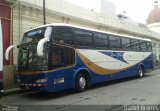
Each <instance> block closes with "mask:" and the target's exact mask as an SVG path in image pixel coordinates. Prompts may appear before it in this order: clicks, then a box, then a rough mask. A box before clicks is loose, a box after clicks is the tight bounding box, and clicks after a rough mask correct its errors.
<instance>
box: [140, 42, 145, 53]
mask: <svg viewBox="0 0 160 111" xmlns="http://www.w3.org/2000/svg"><path fill="white" fill-rule="evenodd" d="M140 48H141V51H147V44H146V41H140Z"/></svg>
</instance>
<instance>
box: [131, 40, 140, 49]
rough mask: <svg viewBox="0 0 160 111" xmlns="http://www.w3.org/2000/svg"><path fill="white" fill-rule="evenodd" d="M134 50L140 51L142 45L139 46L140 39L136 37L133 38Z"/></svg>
mask: <svg viewBox="0 0 160 111" xmlns="http://www.w3.org/2000/svg"><path fill="white" fill-rule="evenodd" d="M131 41H132V50H133V51H139V50H140V47H139V40H136V39H132V40H131Z"/></svg>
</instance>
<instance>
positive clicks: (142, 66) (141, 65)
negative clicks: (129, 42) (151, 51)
mask: <svg viewBox="0 0 160 111" xmlns="http://www.w3.org/2000/svg"><path fill="white" fill-rule="evenodd" d="M140 67H141V68H142V69H143V71H144V73H145V66H144V64H143V63H139V64H138V69H139V68H140Z"/></svg>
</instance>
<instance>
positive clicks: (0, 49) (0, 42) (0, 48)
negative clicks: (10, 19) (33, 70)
mask: <svg viewBox="0 0 160 111" xmlns="http://www.w3.org/2000/svg"><path fill="white" fill-rule="evenodd" d="M2 79H3V37H2V24H1V18H0V97H1V95H2V93H3V92H4V90H3V82H2Z"/></svg>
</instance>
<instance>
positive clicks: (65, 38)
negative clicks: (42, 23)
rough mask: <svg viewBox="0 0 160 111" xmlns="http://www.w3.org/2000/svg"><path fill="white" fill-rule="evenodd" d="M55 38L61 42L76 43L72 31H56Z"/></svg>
mask: <svg viewBox="0 0 160 111" xmlns="http://www.w3.org/2000/svg"><path fill="white" fill-rule="evenodd" d="M54 40H55V41H57V42H60V43H66V44H70V45H74V38H73V35H72V34H70V33H55V34H54Z"/></svg>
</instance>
